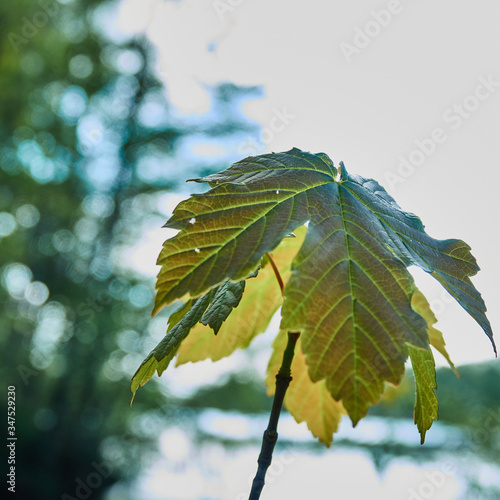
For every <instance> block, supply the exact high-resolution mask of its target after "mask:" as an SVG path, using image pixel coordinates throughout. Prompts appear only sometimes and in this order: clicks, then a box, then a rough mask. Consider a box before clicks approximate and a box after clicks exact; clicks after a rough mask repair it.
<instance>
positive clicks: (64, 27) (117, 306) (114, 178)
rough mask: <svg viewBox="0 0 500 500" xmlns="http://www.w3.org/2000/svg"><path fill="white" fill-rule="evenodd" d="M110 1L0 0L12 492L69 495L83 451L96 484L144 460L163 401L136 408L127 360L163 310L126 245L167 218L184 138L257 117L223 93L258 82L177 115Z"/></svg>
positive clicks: (0, 300)
mask: <svg viewBox="0 0 500 500" xmlns="http://www.w3.org/2000/svg"><path fill="white" fill-rule="evenodd" d="M113 6H114V4H112V3H109V4H108V3H105V2H102V1H100V0H93V1H85V2H84V1H77V0H74V1H72V2H61V3H58V2H56V1H54V0H46V1H44V0H42V1H40V2H35V1H18V2H2V3H0V29H1V31H2V33H3V34H4V36H3V37H2V40H1V41H0V86H1V88H2V93H1V95H0V113H1V117H2V120H1V124H0V280H1V286H0V304H1V305H0V311H1V312H0V314H1V318H2V320H1V322H0V347H1V356H2V363H1V365H0V374H1V378H2V380H3V381H4V382H5V383H6V384H7V385H14V386H16V393H17V401H16V432H17V435H18V437H19V439H18V441H17V449H16V478H17V482H16V493H17V494H18V496H19V498H30V499H32V500H37V499H54V498H61V495H63V494H67V495H72V496H73V497H74V496H75V491H76V489H77V487H78V482H77V480H78V478H80V479H81V480H83V481H84V482H85V481H86V478H87V477H88V475H89V474H90V473H93V472H95V467H94V465H93V463H98V464H106V466H107V467H108V468H109V469H110V470H112V472H111V473H110V474H104V475H103V476H106V477H101V479H102V485H101V486H99V487H98V488H96V490H95V491H94V494H93V498H96V499H97V498H103V495H104V494H105V491H106V486H110V485H112V484H113V483H115V482H116V481H117V480H118V479H120V478H126V479H127V480H129V481H131V480H132V479H133V477H134V475H135V474H137V471H138V470H140V457H141V449H142V447H144V446H149V447H150V448H151V446H154V445H155V444H156V441H157V435H158V433H159V432H160V431H161V429H162V425H165V421H164V420H163V418H164V416H165V415H166V414H168V411H167V410H166V407H165V401H166V399H165V396H164V395H162V392H160V390H159V388H158V386H156V385H152V386H151V387H149V388H147V389H146V390H145V391H144V394H141V398H140V400H139V401H137V402H136V403H135V404H134V407H133V408H132V409H130V408H129V401H130V392H129V383H130V375H131V374H132V373H133V372H134V370H135V369H136V367H137V366H138V365H139V363H140V361H141V359H142V358H143V356H144V355H145V354H146V353H147V352H149V350H150V349H151V347H152V346H153V345H154V344H156V342H157V341H158V339H159V338H161V337H162V336H163V335H164V332H165V330H164V328H165V325H166V321H165V319H164V318H165V315H166V314H168V312H169V311H168V310H167V311H165V314H164V315H163V317H160V318H158V319H157V320H156V322H155V320H151V319H150V311H151V307H152V299H153V293H152V291H153V283H152V281H151V280H148V279H145V278H144V277H143V276H142V275H141V274H140V273H139V272H138V271H137V270H134V269H133V268H131V266H130V263H129V262H128V261H126V257H127V255H128V254H127V249H128V248H130V247H131V246H133V245H134V244H136V243H137V242H138V241H140V239H141V237H142V231H143V230H144V226H148V225H149V226H151V227H158V228H159V227H161V225H162V224H163V222H164V221H165V220H166V216H167V212H168V210H166V209H165V208H162V206H161V196H162V194H163V193H166V192H168V191H169V190H171V189H172V188H173V187H175V186H177V185H178V183H179V182H180V179H181V178H182V180H184V179H185V178H186V176H187V173H186V172H184V171H182V169H179V167H178V165H177V163H176V162H177V160H178V159H179V157H178V156H176V152H177V151H178V149H179V148H178V141H179V140H180V139H182V138H185V137H188V136H189V135H190V134H191V135H192V134H204V135H205V136H206V137H209V136H210V135H213V136H216V137H220V136H227V135H228V134H233V133H242V132H245V133H248V132H249V131H252V130H253V127H252V126H251V125H248V124H246V123H243V121H242V120H241V118H238V117H237V116H235V115H234V114H231V113H229V111H228V110H227V108H228V107H230V106H232V107H234V101H235V100H238V99H240V98H242V96H246V95H253V94H255V92H256V89H253V88H250V89H239V88H237V87H235V86H232V85H230V84H226V85H221V86H219V87H216V88H214V89H212V90H213V96H212V97H213V99H214V107H216V108H217V109H216V111H217V112H215V113H213V115H214V116H215V118H213V119H211V120H205V121H202V123H201V124H199V125H196V126H193V125H190V124H183V123H182V121H181V120H178V119H177V120H174V119H173V118H172V115H171V114H169V113H170V109H169V105H168V104H167V101H166V98H165V93H164V89H163V85H162V84H161V83H160V82H159V81H158V80H157V79H156V77H155V76H154V73H153V71H152V49H151V47H150V46H149V43H148V42H147V40H146V39H145V38H143V37H135V38H128V39H126V40H116V39H113V37H112V36H111V35H109V34H106V33H103V32H102V30H101V29H100V28H99V26H102V24H103V23H104V24H105V23H106V16H107V15H108V14H109V12H110V9H112V8H113ZM103 19H104V21H103ZM221 110H222V111H224V110H225V111H224V112H221ZM174 122H175V123H174ZM189 161H191V163H189ZM213 163H214V165H211V164H210V163H208V164H207V162H201V163H200V164H196V161H195V160H194V159H192V158H191V159H190V158H188V161H187V163H186V164H185V169H186V170H187V171H189V169H191V173H195V174H203V173H206V171H207V170H208V171H210V170H211V168H216V169H220V168H221V167H222V166H223V165H221V164H220V163H218V162H217V161H216V160H214V161H213ZM179 170H181V173H182V176H180V174H179V173H178V172H179ZM167 399H168V398H167ZM1 405H2V412H3V414H4V415H5V413H6V406H5V405H6V398H4V399H3V400H2V402H1ZM167 406H168V405H167ZM155 408H160V409H159V410H158V411H156V413H154V414H153V415H152V413H151V412H152V411H153V410H151V409H155Z"/></svg>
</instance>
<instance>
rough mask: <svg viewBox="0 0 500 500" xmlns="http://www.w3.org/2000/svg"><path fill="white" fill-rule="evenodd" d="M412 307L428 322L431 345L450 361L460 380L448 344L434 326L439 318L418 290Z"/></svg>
mask: <svg viewBox="0 0 500 500" xmlns="http://www.w3.org/2000/svg"><path fill="white" fill-rule="evenodd" d="M411 307H412V308H413V310H414V311H415V312H417V313H418V314H420V316H422V318H424V319H425V321H426V322H427V333H428V334H429V343H430V345H431V346H432V347H434V349H436V351H438V352H439V353H441V354H442V355H443V357H444V358H445V359H446V361H448V364H449V365H450V366H451V368H452V370H453V371H454V373H455V375H456V376H457V377H458V378H460V374H459V373H458V370H457V369H456V368H455V365H454V364H453V361H452V360H451V359H450V356H449V354H448V351H447V350H446V344H445V342H444V338H443V334H442V333H441V332H440V331H439V330H437V329H436V328H434V326H433V325H435V324H436V323H437V318H436V316H435V315H434V313H433V312H432V309H431V306H430V304H429V302H428V301H427V299H426V298H425V296H424V294H423V293H422V292H421V291H420V290H418V289H416V290H415V293H414V294H413V297H412V300H411Z"/></svg>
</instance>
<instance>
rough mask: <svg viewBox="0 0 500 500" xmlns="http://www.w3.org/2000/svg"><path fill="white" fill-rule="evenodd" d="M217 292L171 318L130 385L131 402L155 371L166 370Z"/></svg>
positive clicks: (195, 302)
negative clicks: (165, 333)
mask: <svg viewBox="0 0 500 500" xmlns="http://www.w3.org/2000/svg"><path fill="white" fill-rule="evenodd" d="M216 292H217V290H211V291H210V292H209V293H207V294H205V295H204V296H203V297H201V298H199V299H194V300H190V301H189V302H187V303H186V305H185V306H184V307H183V308H182V309H180V310H179V311H177V312H176V313H174V315H172V316H173V317H172V316H171V321H170V324H169V329H168V331H167V335H166V336H165V337H164V338H163V340H162V341H161V342H160V343H159V344H158V345H157V346H156V347H155V348H154V349H153V350H152V351H151V352H150V353H149V355H148V357H147V358H146V359H145V360H144V361H143V362H142V363H141V366H139V368H138V369H137V371H136V372H135V374H134V376H133V377H132V381H131V384H130V390H131V392H132V401H131V402H130V404H132V402H133V401H134V397H135V393H136V392H137V389H138V388H139V387H142V386H143V385H144V384H146V382H148V381H149V380H150V379H151V378H152V377H153V375H154V373H155V371H157V372H158V375H161V374H162V373H163V372H164V371H165V370H166V369H167V368H168V365H169V364H170V362H171V361H172V359H173V358H174V356H175V354H176V353H177V349H179V346H180V344H181V342H182V340H183V339H185V338H186V336H187V335H188V334H189V331H190V330H191V328H192V327H193V326H194V325H196V323H198V321H200V319H201V318H202V316H203V313H204V312H205V310H206V309H207V307H208V305H209V303H210V301H211V300H212V298H213V296H214V295H215V294H216Z"/></svg>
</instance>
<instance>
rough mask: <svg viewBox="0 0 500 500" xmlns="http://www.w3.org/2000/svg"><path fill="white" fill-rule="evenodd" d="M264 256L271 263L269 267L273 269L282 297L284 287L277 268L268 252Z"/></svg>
mask: <svg viewBox="0 0 500 500" xmlns="http://www.w3.org/2000/svg"><path fill="white" fill-rule="evenodd" d="M266 255H267V258H268V259H269V262H270V263H271V267H272V268H273V271H274V274H275V276H276V279H277V280H278V285H279V286H280V290H281V295H283V290H284V289H285V285H284V284H283V279H282V278H281V274H280V272H279V269H278V266H277V265H276V262H274V260H273V257H272V255H271V254H270V253H269V252H267V253H266Z"/></svg>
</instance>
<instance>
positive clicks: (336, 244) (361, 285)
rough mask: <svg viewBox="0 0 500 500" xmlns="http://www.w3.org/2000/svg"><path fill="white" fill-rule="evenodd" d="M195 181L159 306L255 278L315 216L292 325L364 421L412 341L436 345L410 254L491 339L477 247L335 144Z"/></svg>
mask: <svg viewBox="0 0 500 500" xmlns="http://www.w3.org/2000/svg"><path fill="white" fill-rule="evenodd" d="M196 181H197V182H208V183H209V185H210V186H211V189H210V190H209V191H208V192H206V193H203V194H194V195H192V196H191V198H189V199H188V200H186V201H184V202H182V203H180V204H179V206H178V207H177V208H176V209H175V211H174V214H173V216H172V217H171V219H170V220H169V221H168V223H167V226H168V227H171V228H176V229H179V230H180V231H179V233H178V234H177V235H176V236H175V237H173V238H172V239H170V240H167V241H166V242H165V244H164V247H163V249H162V252H161V254H160V256H159V259H158V263H159V264H160V265H161V270H160V273H159V275H158V281H157V297H156V303H155V311H158V310H159V309H160V308H161V307H163V306H164V305H166V304H170V303H171V302H173V301H174V300H175V299H177V298H182V297H184V296H185V295H186V294H188V295H190V296H191V297H193V298H196V297H199V296H201V295H203V294H204V293H206V292H208V291H209V290H211V289H212V288H214V287H216V286H218V285H220V284H221V283H223V282H224V281H225V280H227V279H230V280H232V281H239V280H242V279H245V278H246V277H247V276H248V275H249V274H250V273H251V272H253V271H255V270H256V269H257V268H258V267H259V265H260V264H261V262H262V258H263V256H264V254H265V253H266V252H271V251H273V249H274V248H276V247H277V246H278V244H279V243H280V241H281V240H282V239H283V238H284V237H285V236H286V235H288V234H290V233H291V232H292V231H294V229H296V228H297V227H299V226H301V225H303V224H304V223H306V222H308V229H307V234H306V238H305V240H304V243H303V245H302V247H301V249H300V251H299V252H298V255H297V256H296V258H295V260H294V261H293V266H292V267H293V273H292V276H291V278H290V280H289V281H288V283H287V285H286V287H285V291H284V304H283V309H282V323H281V328H282V329H285V330H289V331H291V330H293V331H298V330H300V331H301V341H302V349H303V352H304V354H305V356H306V362H307V365H308V369H309V375H310V378H311V380H312V381H313V382H318V381H320V380H325V382H326V387H327V388H328V390H329V392H330V393H331V395H332V396H333V398H334V399H335V400H337V401H338V400H342V403H343V405H344V407H345V408H346V410H347V411H348V413H349V416H350V417H351V420H352V421H353V423H354V424H356V423H357V422H358V421H359V419H360V418H362V417H363V416H364V415H366V413H367V411H368V408H369V406H370V405H373V404H376V402H377V401H378V399H379V398H380V395H381V393H382V390H383V387H384V384H385V382H386V381H388V382H391V383H393V384H398V383H399V381H400V380H401V377H402V375H403V372H404V363H405V360H406V358H407V356H408V346H414V347H419V348H423V349H426V348H428V345H429V338H428V333H427V330H428V328H427V324H426V321H424V319H423V318H422V317H421V316H420V315H419V314H417V313H416V312H415V311H414V310H413V309H412V306H411V300H412V297H413V295H414V292H415V285H414V282H413V278H412V277H411V275H410V274H409V272H408V271H407V269H406V267H407V266H409V265H410V264H413V265H417V266H420V267H421V268H422V269H424V270H425V271H427V272H429V273H431V274H432V275H433V276H434V277H435V278H436V279H438V280H439V281H440V282H441V283H442V284H443V285H444V286H445V288H446V289H447V290H449V291H450V293H451V294H452V295H453V296H454V297H455V298H456V299H457V300H458V301H459V303H461V305H462V306H463V307H464V308H465V309H466V310H467V311H468V312H469V313H470V314H471V315H472V316H473V317H474V318H475V319H476V321H477V322H478V323H479V324H480V325H481V326H482V328H483V330H484V331H485V332H486V334H487V335H488V336H489V337H490V339H491V340H492V334H491V327H490V325H489V322H488V320H487V318H486V315H485V311H486V308H485V306H484V302H483V301H482V298H481V296H480V294H479V292H477V290H475V288H474V287H473V285H472V282H471V281H470V279H469V277H470V276H473V275H474V274H475V273H476V272H477V270H478V267H477V264H476V261H475V259H474V257H473V256H472V255H471V253H470V248H469V247H468V246H467V245H466V244H465V243H464V242H462V241H459V240H445V241H440V240H436V239H433V238H431V237H430V236H428V235H427V234H426V233H425V231H424V226H423V225H422V223H421V221H420V219H418V218H417V217H415V216H414V215H412V214H409V213H406V212H404V211H403V210H401V208H400V207H399V206H398V205H397V204H396V203H395V201H394V200H393V199H392V198H391V197H390V196H389V195H388V194H387V193H386V192H385V191H384V189H383V188H382V187H381V186H380V185H379V184H378V183H376V182H375V181H372V180H366V179H363V178H362V177H359V176H354V175H350V174H349V173H348V172H347V170H346V169H345V166H344V165H343V164H342V165H341V168H340V175H339V176H338V175H337V169H336V168H335V167H334V166H333V163H332V162H331V160H330V159H329V158H328V157H327V156H326V155H325V154H323V153H321V154H318V155H313V154H310V153H305V152H302V151H300V150H298V149H292V150H291V151H288V152H286V153H273V154H267V155H262V156H257V157H251V158H246V159H244V160H242V161H240V162H237V163H236V164H234V165H233V166H232V167H230V168H229V169H227V170H225V171H223V172H220V173H218V174H214V175H211V176H208V177H205V178H203V179H196ZM249 281H251V280H249ZM235 311H238V309H235ZM232 314H234V312H233V313H232ZM222 328H223V327H222Z"/></svg>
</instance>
